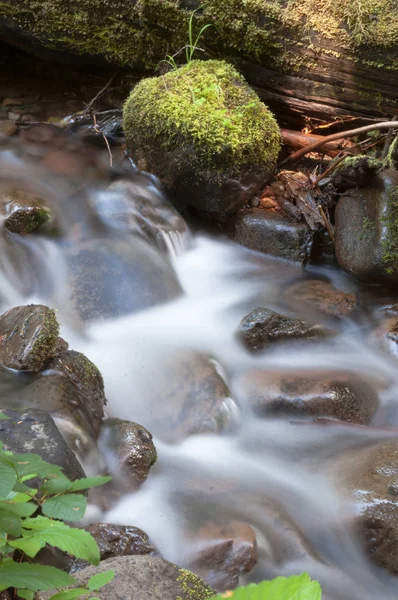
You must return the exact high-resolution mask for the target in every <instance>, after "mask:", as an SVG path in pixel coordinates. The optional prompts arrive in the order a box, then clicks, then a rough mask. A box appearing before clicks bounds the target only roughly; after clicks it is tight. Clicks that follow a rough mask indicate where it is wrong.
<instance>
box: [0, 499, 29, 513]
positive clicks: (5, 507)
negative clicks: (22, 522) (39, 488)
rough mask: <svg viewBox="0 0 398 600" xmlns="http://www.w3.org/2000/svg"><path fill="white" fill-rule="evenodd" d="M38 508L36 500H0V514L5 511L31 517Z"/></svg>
mask: <svg viewBox="0 0 398 600" xmlns="http://www.w3.org/2000/svg"><path fill="white" fill-rule="evenodd" d="M36 510H37V505H36V504H35V503H34V502H26V503H25V504H21V503H19V502H6V501H4V500H0V515H2V514H3V511H6V512H12V513H13V514H14V515H18V516H19V517H30V516H31V515H33V513H34V512H35V511H36Z"/></svg>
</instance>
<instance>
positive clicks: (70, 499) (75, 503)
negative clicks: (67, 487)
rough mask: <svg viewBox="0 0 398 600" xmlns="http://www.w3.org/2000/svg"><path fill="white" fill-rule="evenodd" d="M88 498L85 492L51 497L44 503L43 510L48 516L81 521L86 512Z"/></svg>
mask: <svg viewBox="0 0 398 600" xmlns="http://www.w3.org/2000/svg"><path fill="white" fill-rule="evenodd" d="M86 506H87V498H86V497H85V496H83V494H67V495H65V496H56V497H55V498H49V499H48V500H45V501H44V502H43V504H42V507H41V508H42V511H43V513H44V514H45V515H47V517H52V518H53V519H62V520H63V521H80V519H81V518H83V517H84V513H85V512H86Z"/></svg>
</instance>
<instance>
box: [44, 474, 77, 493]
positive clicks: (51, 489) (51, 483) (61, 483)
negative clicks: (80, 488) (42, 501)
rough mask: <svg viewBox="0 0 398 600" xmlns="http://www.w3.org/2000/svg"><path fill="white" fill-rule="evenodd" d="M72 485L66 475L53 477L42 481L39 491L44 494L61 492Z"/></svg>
mask: <svg viewBox="0 0 398 600" xmlns="http://www.w3.org/2000/svg"><path fill="white" fill-rule="evenodd" d="M71 487H72V482H71V481H69V479H68V478H67V477H64V476H61V477H54V478H52V479H48V480H47V481H45V482H44V483H43V485H42V486H41V488H40V491H42V492H44V493H46V494H62V493H63V492H67V491H68V490H70V488H71Z"/></svg>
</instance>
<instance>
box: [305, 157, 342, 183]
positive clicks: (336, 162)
mask: <svg viewBox="0 0 398 600" xmlns="http://www.w3.org/2000/svg"><path fill="white" fill-rule="evenodd" d="M345 158H346V155H345V154H344V155H343V156H340V158H338V159H337V160H336V161H335V162H334V163H333V164H331V165H329V166H328V168H327V169H326V170H325V171H324V172H323V173H321V174H320V175H318V177H317V178H316V179H315V181H314V182H313V184H312V187H313V188H316V187H317V185H318V183H319V182H320V181H322V179H324V178H325V177H326V176H327V175H329V174H330V173H332V172H333V171H334V170H335V168H336V167H337V166H338V165H339V164H340V163H341V162H343V160H344V159H345Z"/></svg>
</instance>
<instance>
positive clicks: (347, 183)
mask: <svg viewBox="0 0 398 600" xmlns="http://www.w3.org/2000/svg"><path fill="white" fill-rule="evenodd" d="M382 167H383V162H382V161H381V160H378V159H377V158H373V157H370V156H349V157H348V158H346V159H345V160H343V162H342V163H340V164H339V165H338V167H337V168H336V169H335V170H334V171H333V173H332V175H331V183H332V184H333V186H334V187H335V188H336V189H337V190H338V191H339V192H343V191H345V190H348V189H350V188H359V187H365V186H368V185H370V184H371V183H372V180H373V179H374V177H375V175H376V174H377V173H378V172H379V171H380V170H381V169H382Z"/></svg>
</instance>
